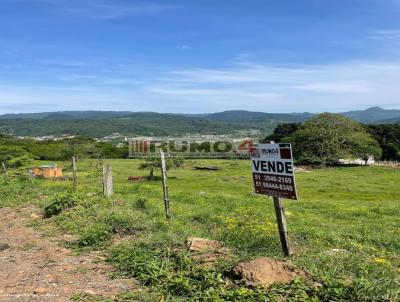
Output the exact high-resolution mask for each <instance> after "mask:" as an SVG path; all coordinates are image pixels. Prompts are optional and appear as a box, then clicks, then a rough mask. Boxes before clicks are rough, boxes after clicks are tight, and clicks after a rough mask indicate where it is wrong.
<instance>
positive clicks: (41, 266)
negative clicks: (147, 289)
mask: <svg viewBox="0 0 400 302" xmlns="http://www.w3.org/2000/svg"><path fill="white" fill-rule="evenodd" d="M31 213H32V211H31V210H28V211H22V212H21V213H16V212H15V211H13V210H11V209H8V208H1V209H0V242H1V243H3V244H7V245H8V246H9V248H8V249H5V250H3V251H0V267H1V271H0V301H18V302H25V301H26V302H28V301H70V297H71V296H73V294H75V293H87V294H96V295H101V296H105V297H113V296H115V295H117V294H118V293H120V292H124V291H128V290H132V289H135V288H137V287H138V284H137V283H136V282H135V281H134V280H132V279H114V280H110V279H109V278H108V277H107V274H109V273H111V272H113V269H112V267H110V266H109V265H108V264H106V263H105V262H104V260H105V258H104V257H103V256H102V255H101V254H100V253H96V252H92V253H90V254H86V255H79V256H77V255H74V254H73V253H72V251H71V250H69V249H66V248H64V247H60V246H59V245H58V244H57V241H59V240H62V239H63V237H60V238H59V237H54V238H45V237H44V236H43V234H41V233H40V232H38V231H36V230H33V229H32V228H30V227H28V226H27V224H28V223H29V222H32V221H33V220H34V219H35V218H34V217H30V216H31Z"/></svg>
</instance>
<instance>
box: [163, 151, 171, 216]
mask: <svg viewBox="0 0 400 302" xmlns="http://www.w3.org/2000/svg"><path fill="white" fill-rule="evenodd" d="M160 153H161V174H162V183H163V192H164V207H165V216H166V217H167V219H171V210H170V208H169V196H168V177H167V165H166V164H165V156H164V151H163V150H161V151H160Z"/></svg>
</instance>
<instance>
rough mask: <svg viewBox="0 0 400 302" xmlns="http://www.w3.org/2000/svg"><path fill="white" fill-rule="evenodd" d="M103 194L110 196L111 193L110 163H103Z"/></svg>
mask: <svg viewBox="0 0 400 302" xmlns="http://www.w3.org/2000/svg"><path fill="white" fill-rule="evenodd" d="M103 194H104V196H106V197H111V195H112V194H113V179H112V167H111V166H110V165H103Z"/></svg>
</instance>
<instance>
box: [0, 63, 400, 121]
mask: <svg viewBox="0 0 400 302" xmlns="http://www.w3.org/2000/svg"><path fill="white" fill-rule="evenodd" d="M102 70H103V71H102V72H100V71H99V70H92V71H90V69H86V70H74V72H73V73H66V72H60V74H58V75H57V74H51V73H50V74H49V72H48V70H43V71H42V72H43V74H42V75H40V73H38V74H37V75H36V76H35V79H37V80H38V82H37V84H36V85H33V84H30V85H28V86H27V85H24V83H22V82H21V83H15V82H10V83H9V85H6V84H5V83H6V82H5V83H4V84H3V87H0V107H1V110H2V111H3V112H4V111H6V112H7V111H8V110H9V109H7V108H10V107H9V105H10V104H15V106H18V107H19V108H21V111H26V110H27V108H28V107H27V106H26V104H29V103H31V104H32V110H34V111H38V109H36V108H39V107H38V106H36V105H35V104H40V106H41V107H40V108H45V106H44V105H45V104H47V107H46V108H47V109H46V110H61V109H65V110H66V109H68V110H73V109H76V110H83V109H107V110H132V111H137V110H144V111H160V112H213V111H221V110H230V109H247V110H257V111H265V112H294V111H296V112H304V111H311V112H322V111H334V112H340V111H346V110H352V109H364V108H367V107H370V106H383V107H386V108H398V109H400V85H399V83H400V62H396V61H394V62H367V61H364V62H362V61H352V62H343V63H338V64H326V65H298V66H273V65H269V64H250V63H247V64H244V63H241V64H234V65H232V66H230V67H225V68H215V69H199V68H195V69H183V70H172V71H169V72H157V73H153V74H148V73H145V76H138V73H137V72H136V71H135V68H134V66H131V65H129V66H124V68H123V70H122V71H121V70H120V69H119V67H117V66H114V67H113V66H111V65H110V66H109V68H103V69H102ZM129 70H132V72H129ZM41 77H43V78H42V79H41ZM49 77H51V78H49ZM4 80H7V79H4ZM40 83H41V84H40ZM6 105H7V106H6ZM35 106H36V107H35ZM52 108H53V109H52ZM60 108H61V109H60ZM4 113H5V112H4Z"/></svg>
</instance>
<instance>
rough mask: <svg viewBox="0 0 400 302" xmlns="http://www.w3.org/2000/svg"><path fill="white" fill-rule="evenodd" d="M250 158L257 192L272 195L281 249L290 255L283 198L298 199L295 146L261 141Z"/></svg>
mask: <svg viewBox="0 0 400 302" xmlns="http://www.w3.org/2000/svg"><path fill="white" fill-rule="evenodd" d="M251 162H252V170H253V181H254V189H255V192H256V193H257V194H262V195H269V196H272V197H273V199H274V207H275V214H276V219H277V222H278V229H279V236H280V239H281V244H282V250H283V252H284V254H285V255H286V256H290V255H291V254H292V252H291V249H290V244H289V237H288V230H287V221H286V215H285V209H284V207H283V203H282V199H281V198H288V199H297V192H296V184H295V180H294V165H293V155H292V147H291V145H290V144H274V143H273V142H271V143H270V144H259V145H257V146H254V148H253V149H252V154H251Z"/></svg>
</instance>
